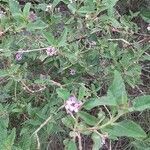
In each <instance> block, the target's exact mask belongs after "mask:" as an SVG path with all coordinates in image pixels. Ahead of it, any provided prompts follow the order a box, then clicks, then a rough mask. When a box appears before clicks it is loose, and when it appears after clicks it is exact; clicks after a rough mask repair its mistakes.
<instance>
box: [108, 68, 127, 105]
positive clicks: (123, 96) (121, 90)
mask: <svg viewBox="0 0 150 150" xmlns="http://www.w3.org/2000/svg"><path fill="white" fill-rule="evenodd" d="M108 92H111V93H112V95H113V96H114V97H115V98H116V102H117V104H118V105H121V104H126V103H127V93H126V90H125V84H124V81H123V79H122V77H121V74H120V73H119V72H118V71H116V70H115V71H114V80H113V83H112V84H111V86H110V87H109V90H108Z"/></svg>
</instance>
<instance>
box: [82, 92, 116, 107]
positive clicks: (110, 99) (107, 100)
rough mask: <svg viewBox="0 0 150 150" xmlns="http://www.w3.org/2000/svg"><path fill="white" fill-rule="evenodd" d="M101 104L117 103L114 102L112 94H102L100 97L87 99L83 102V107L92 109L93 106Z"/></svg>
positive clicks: (110, 104)
mask: <svg viewBox="0 0 150 150" xmlns="http://www.w3.org/2000/svg"><path fill="white" fill-rule="evenodd" d="M102 105H107V106H117V103H116V100H115V98H114V97H113V95H109V96H103V97H100V98H96V99H90V100H88V101H87V102H86V103H85V104H84V108H85V109H86V110H90V109H92V108H94V107H97V106H102Z"/></svg>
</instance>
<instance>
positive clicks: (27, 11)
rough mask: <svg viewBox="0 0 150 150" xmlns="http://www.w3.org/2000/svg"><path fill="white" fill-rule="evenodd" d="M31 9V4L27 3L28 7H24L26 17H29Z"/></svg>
mask: <svg viewBox="0 0 150 150" xmlns="http://www.w3.org/2000/svg"><path fill="white" fill-rule="evenodd" d="M30 8H31V3H26V5H25V6H24V9H23V15H24V16H25V17H28V16H29V12H30Z"/></svg>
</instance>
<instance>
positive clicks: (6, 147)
mask: <svg viewBox="0 0 150 150" xmlns="http://www.w3.org/2000/svg"><path fill="white" fill-rule="evenodd" d="M15 137H16V130H15V128H14V129H13V130H12V132H11V134H10V135H8V137H7V139H3V144H2V145H0V149H1V150H12V146H13V144H14V140H15Z"/></svg>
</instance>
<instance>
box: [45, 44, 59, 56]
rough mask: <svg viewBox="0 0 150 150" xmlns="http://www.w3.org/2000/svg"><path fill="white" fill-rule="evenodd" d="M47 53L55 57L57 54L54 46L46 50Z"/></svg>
mask: <svg viewBox="0 0 150 150" xmlns="http://www.w3.org/2000/svg"><path fill="white" fill-rule="evenodd" d="M46 53H47V55H48V56H53V55H56V54H57V50H56V49H55V48H54V47H52V46H49V47H48V48H47V49H46Z"/></svg>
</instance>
